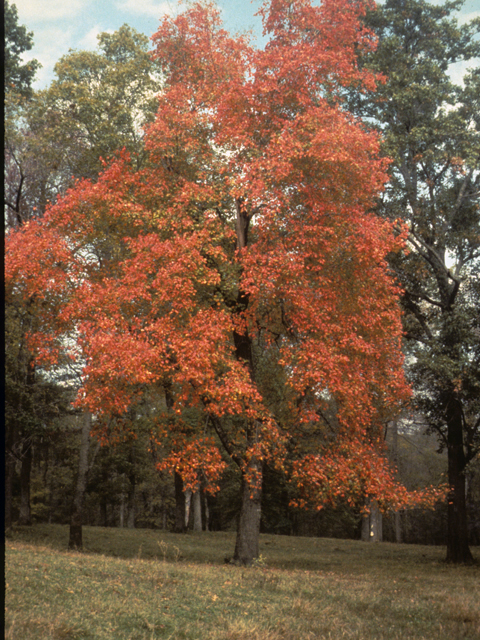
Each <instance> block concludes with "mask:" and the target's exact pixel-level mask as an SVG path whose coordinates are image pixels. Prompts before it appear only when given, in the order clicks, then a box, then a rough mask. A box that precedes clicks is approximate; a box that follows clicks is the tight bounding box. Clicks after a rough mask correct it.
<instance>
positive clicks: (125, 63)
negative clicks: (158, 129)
mask: <svg viewBox="0 0 480 640" xmlns="http://www.w3.org/2000/svg"><path fill="white" fill-rule="evenodd" d="M98 43H99V44H98V50H97V51H71V52H69V53H68V54H67V55H66V56H63V57H62V58H61V59H60V60H59V62H58V63H57V64H56V65H55V74H56V78H55V80H54V81H53V82H52V84H51V85H50V86H49V87H48V88H47V89H45V90H43V91H38V92H36V93H34V94H33V95H32V96H31V97H30V99H29V100H28V101H19V100H18V99H14V98H11V97H9V98H8V104H9V105H10V107H9V109H8V110H7V118H6V126H5V200H4V202H5V205H6V207H7V220H8V223H9V224H10V225H11V226H12V225H15V224H19V221H25V220H27V219H29V218H31V217H36V216H40V215H43V212H44V211H45V207H46V205H47V203H48V202H51V201H53V200H55V199H56V198H57V196H58V195H62V194H63V193H65V191H66V190H67V188H68V187H70V186H72V184H73V183H74V181H75V180H76V179H78V178H85V177H88V178H90V179H91V180H95V179H96V177H97V175H98V173H99V172H100V171H101V170H102V168H103V162H104V161H106V160H107V159H108V158H110V157H111V156H112V155H113V154H114V152H115V151H116V150H117V149H121V148H123V147H124V148H126V149H127V150H128V151H130V152H131V153H133V154H135V157H136V158H137V162H139V163H140V162H141V160H142V158H143V156H144V154H143V153H142V149H143V126H144V125H145V123H146V122H148V121H150V120H152V119H153V116H154V114H155V111H156V104H157V101H156V98H155V95H156V93H157V92H158V89H159V79H158V73H156V65H155V62H154V61H152V60H151V58H150V56H149V53H148V38H147V37H146V36H144V35H143V34H141V33H138V32H137V31H135V30H134V29H132V28H131V27H128V26H127V25H123V26H122V27H121V28H120V29H119V30H118V31H116V32H115V33H112V34H110V33H101V34H100V35H99V36H98Z"/></svg>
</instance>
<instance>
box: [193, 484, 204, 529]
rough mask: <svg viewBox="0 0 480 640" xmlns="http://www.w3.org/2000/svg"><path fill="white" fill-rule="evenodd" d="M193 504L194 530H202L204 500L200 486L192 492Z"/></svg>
mask: <svg viewBox="0 0 480 640" xmlns="http://www.w3.org/2000/svg"><path fill="white" fill-rule="evenodd" d="M192 506H193V530H194V531H202V500H201V495H200V487H199V488H198V489H197V491H195V493H193V494H192Z"/></svg>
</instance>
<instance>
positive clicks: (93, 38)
mask: <svg viewBox="0 0 480 640" xmlns="http://www.w3.org/2000/svg"><path fill="white" fill-rule="evenodd" d="M105 32H107V33H113V30H112V29H101V28H100V27H99V26H98V25H95V26H94V27H92V28H91V29H90V31H89V32H88V33H86V34H85V35H84V36H83V38H82V39H81V40H79V41H78V43H77V44H76V45H75V48H76V49H79V50H80V51H81V50H84V49H87V50H88V51H91V50H92V49H96V48H97V46H98V40H97V36H98V35H99V34H100V33H105Z"/></svg>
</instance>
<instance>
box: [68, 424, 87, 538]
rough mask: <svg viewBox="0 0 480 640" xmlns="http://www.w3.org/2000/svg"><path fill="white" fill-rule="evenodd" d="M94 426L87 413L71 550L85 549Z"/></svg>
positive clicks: (74, 502)
mask: <svg viewBox="0 0 480 640" xmlns="http://www.w3.org/2000/svg"><path fill="white" fill-rule="evenodd" d="M91 426H92V415H91V413H89V412H86V413H85V414H84V416H83V427H82V440H81V444H80V456H79V460H78V477H77V486H76V489H75V496H74V498H73V510H72V516H71V519H70V539H69V542H68V547H69V549H78V550H81V549H82V548H83V539H82V525H83V503H84V498H85V489H86V487H87V475H88V449H89V445H90V429H91Z"/></svg>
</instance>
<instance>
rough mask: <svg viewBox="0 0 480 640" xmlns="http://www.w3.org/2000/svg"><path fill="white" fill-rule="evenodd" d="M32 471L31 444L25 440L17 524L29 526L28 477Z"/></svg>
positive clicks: (30, 519) (30, 520) (30, 521)
mask: <svg viewBox="0 0 480 640" xmlns="http://www.w3.org/2000/svg"><path fill="white" fill-rule="evenodd" d="M31 471H32V443H31V442H29V440H25V442H24V443H23V448H22V466H21V469H20V513H19V516H18V524H22V525H31V524H32V512H31V508H30V476H31Z"/></svg>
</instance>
